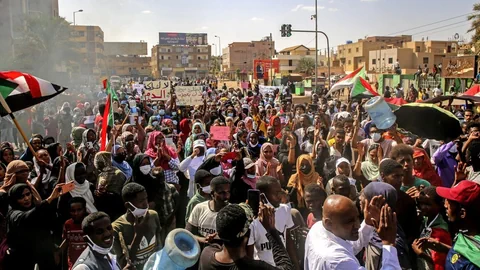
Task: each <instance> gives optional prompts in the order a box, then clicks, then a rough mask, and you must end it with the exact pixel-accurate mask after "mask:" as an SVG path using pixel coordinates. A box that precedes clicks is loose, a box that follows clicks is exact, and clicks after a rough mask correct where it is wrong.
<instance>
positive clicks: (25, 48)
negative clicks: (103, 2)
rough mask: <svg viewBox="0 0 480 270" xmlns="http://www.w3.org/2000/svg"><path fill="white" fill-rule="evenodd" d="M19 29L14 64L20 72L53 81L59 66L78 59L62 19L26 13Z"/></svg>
mask: <svg viewBox="0 0 480 270" xmlns="http://www.w3.org/2000/svg"><path fill="white" fill-rule="evenodd" d="M19 30H20V32H21V36H22V38H21V39H20V40H18V41H19V42H16V44H15V56H14V66H15V68H17V69H20V70H21V71H24V72H29V73H32V74H34V75H37V76H38V77H41V78H44V79H46V80H54V79H56V78H58V70H59V69H60V67H61V66H63V67H67V68H68V66H69V65H71V63H72V62H74V61H75V62H77V61H79V59H80V57H79V55H78V53H77V52H76V51H75V50H74V49H75V46H74V43H73V42H71V41H70V35H71V29H70V23H69V22H67V21H66V20H65V19H64V18H61V17H54V18H52V17H49V16H45V15H32V16H28V17H26V19H25V21H24V24H23V25H21V26H20V29H19Z"/></svg>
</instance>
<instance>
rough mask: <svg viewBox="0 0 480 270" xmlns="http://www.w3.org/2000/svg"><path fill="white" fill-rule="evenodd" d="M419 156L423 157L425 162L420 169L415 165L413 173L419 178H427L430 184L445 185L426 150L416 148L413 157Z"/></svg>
mask: <svg viewBox="0 0 480 270" xmlns="http://www.w3.org/2000/svg"><path fill="white" fill-rule="evenodd" d="M417 157H422V159H423V164H422V167H421V168H420V169H419V170H417V169H415V166H414V167H413V175H415V176H416V177H418V178H421V179H425V180H427V181H428V182H430V184H432V186H436V187H441V186H443V185H442V179H441V178H440V176H438V174H437V172H436V171H435V169H434V168H433V166H432V163H431V162H430V159H429V158H428V155H427V152H425V150H423V149H421V148H415V149H414V153H413V158H417Z"/></svg>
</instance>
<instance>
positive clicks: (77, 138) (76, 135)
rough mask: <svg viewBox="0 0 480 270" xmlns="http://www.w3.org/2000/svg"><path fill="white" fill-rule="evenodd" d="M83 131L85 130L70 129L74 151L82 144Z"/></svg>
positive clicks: (79, 128)
mask: <svg viewBox="0 0 480 270" xmlns="http://www.w3.org/2000/svg"><path fill="white" fill-rule="evenodd" d="M84 131H85V128H83V127H74V128H73V129H72V140H73V146H75V149H78V147H80V145H81V144H82V142H83V132H84Z"/></svg>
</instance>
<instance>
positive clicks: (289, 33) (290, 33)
mask: <svg viewBox="0 0 480 270" xmlns="http://www.w3.org/2000/svg"><path fill="white" fill-rule="evenodd" d="M286 36H287V37H291V36H292V25H291V24H287V27H286Z"/></svg>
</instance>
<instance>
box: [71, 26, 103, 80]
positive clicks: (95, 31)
mask: <svg viewBox="0 0 480 270" xmlns="http://www.w3.org/2000/svg"><path fill="white" fill-rule="evenodd" d="M70 27H71V29H72V31H71V36H70V41H71V42H73V43H74V44H75V49H76V50H77V51H78V53H79V54H80V55H81V58H82V59H81V61H80V63H78V65H75V66H74V67H73V70H72V72H73V73H77V74H81V75H82V76H88V77H92V76H93V77H95V78H99V77H101V76H106V75H107V71H106V70H107V67H106V62H105V54H104V40H103V38H104V34H103V30H102V28H100V26H96V25H71V26H70Z"/></svg>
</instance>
